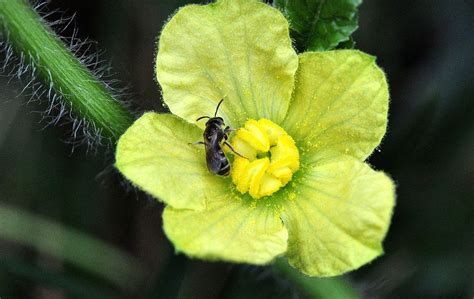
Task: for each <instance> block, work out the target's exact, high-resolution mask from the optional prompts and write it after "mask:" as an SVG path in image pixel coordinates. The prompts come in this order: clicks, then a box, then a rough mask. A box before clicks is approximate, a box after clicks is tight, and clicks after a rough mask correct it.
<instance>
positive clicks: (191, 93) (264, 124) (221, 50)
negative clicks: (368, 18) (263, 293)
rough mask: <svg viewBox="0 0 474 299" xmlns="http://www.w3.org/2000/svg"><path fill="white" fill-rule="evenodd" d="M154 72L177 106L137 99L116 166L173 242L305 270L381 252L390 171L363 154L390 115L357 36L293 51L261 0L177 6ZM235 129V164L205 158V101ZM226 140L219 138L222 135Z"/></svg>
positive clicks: (384, 89) (283, 27)
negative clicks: (159, 205)
mask: <svg viewBox="0 0 474 299" xmlns="http://www.w3.org/2000/svg"><path fill="white" fill-rule="evenodd" d="M156 75H157V79H158V82H159V83H160V85H161V88H162V91H163V98H164V101H165V103H166V104H167V105H168V107H169V109H170V111H171V112H172V114H158V113H154V112H149V113H145V114H144V115H143V116H142V117H140V118H139V119H138V120H137V121H136V122H135V123H134V124H133V125H132V126H131V127H130V128H129V129H128V130H127V131H126V133H125V134H124V135H123V136H122V137H121V138H120V140H119V142H118V146H117V152H116V167H117V168H118V169H119V170H120V172H121V173H122V174H123V175H124V176H125V177H126V178H127V179H129V180H130V181H131V182H132V183H133V184H134V185H136V186H137V187H139V188H141V189H142V190H144V191H146V192H148V193H149V194H151V195H152V196H154V197H155V198H157V199H158V200H160V201H162V202H164V203H165V204H166V207H165V209H164V212H163V222H164V230H165V233H166V235H167V236H168V238H169V239H170V240H171V242H172V243H173V244H174V246H175V248H176V250H177V251H178V252H183V253H185V254H186V255H188V256H190V257H196V258H201V259H206V260H224V261H231V262H238V263H250V264H267V263H269V262H271V261H272V260H274V259H275V257H278V256H281V255H284V256H286V257H287V259H288V261H289V263H290V264H291V265H292V266H293V267H296V268H298V269H299V270H300V271H302V272H304V273H306V274H308V275H311V276H334V275H338V274H341V273H344V272H347V271H350V270H353V269H356V268H358V267H360V266H362V265H364V264H366V263H368V262H370V261H371V260H373V259H374V258H376V257H377V256H379V255H380V254H382V252H383V249H382V245H381V243H382V241H383V239H384V237H385V234H386V232H387V230H388V227H389V223H390V218H391V215H392V210H393V206H394V198H395V194H394V184H393V182H392V180H391V179H390V178H389V177H388V176H387V175H385V174H384V173H383V172H379V171H375V170H373V169H372V168H371V167H370V166H369V165H367V164H366V163H364V161H365V160H366V159H367V157H368V156H369V155H370V154H371V153H372V152H373V150H374V149H375V148H376V147H377V146H378V145H379V143H380V141H381V139H382V137H383V135H384V134H385V130H386V126H387V111H388V98H389V95H388V86H387V82H386V79H385V76H384V73H383V72H382V71H381V69H380V68H379V67H378V66H377V65H376V63H375V58H374V57H372V56H369V55H367V54H364V53H362V52H360V51H355V50H336V51H327V52H307V53H303V54H300V55H297V54H296V52H295V51H294V49H293V47H292V44H291V40H290V37H289V29H288V22H287V20H286V19H285V18H284V16H283V15H282V14H281V13H280V12H279V11H278V10H277V9H274V8H272V7H270V6H268V5H266V4H263V3H261V2H259V1H256V0H219V1H217V2H216V3H213V4H209V5H189V6H185V7H184V8H181V9H180V10H179V11H178V12H177V13H176V14H175V15H174V16H173V17H172V18H171V19H170V20H169V22H168V23H167V24H166V25H165V27H164V29H163V31H162V34H161V37H160V40H159V49H158V54H157V58H156ZM221 99H224V102H223V103H222V105H221V107H220V109H219V111H218V116H220V117H222V118H223V119H224V121H225V123H226V125H229V126H230V127H232V128H234V129H236V130H237V131H236V132H231V133H230V142H231V144H232V145H233V147H234V148H235V150H236V151H237V152H238V153H240V154H242V156H244V157H245V158H242V157H239V156H237V155H235V156H234V155H233V154H232V153H231V152H230V151H228V152H227V157H228V158H229V160H230V161H231V163H232V166H231V175H230V176H218V175H215V174H212V173H210V172H209V171H208V169H207V167H206V159H205V149H204V146H202V145H196V144H190V143H192V142H195V141H200V140H201V141H202V140H203V129H204V125H205V124H204V123H205V122H196V119H197V118H198V117H200V116H203V115H211V116H212V114H213V113H214V111H215V109H216V106H217V103H218V102H219V101H220V100H221ZM223 147H224V148H226V147H225V146H223Z"/></svg>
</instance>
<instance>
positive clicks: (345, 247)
mask: <svg viewBox="0 0 474 299" xmlns="http://www.w3.org/2000/svg"><path fill="white" fill-rule="evenodd" d="M306 163H307V162H306ZM312 163H313V164H311V166H309V168H307V169H305V170H304V171H303V174H302V175H301V176H300V177H299V178H298V179H297V180H296V181H295V185H296V186H297V188H296V189H295V190H297V191H295V192H296V194H294V195H293V199H288V200H286V201H283V202H282V203H283V204H284V210H283V214H282V219H283V221H284V223H285V226H286V227H287V229H288V235H289V237H288V251H287V257H288V261H289V263H290V264H291V265H292V266H293V267H295V268H298V269H300V270H301V271H302V272H304V273H306V274H307V275H311V276H334V275H339V274H342V273H344V272H347V271H350V270H353V269H357V268H359V267H360V266H362V265H364V264H365V263H368V262H370V261H371V260H373V259H374V258H376V257H377V256H379V255H380V254H382V253H383V249H382V244H381V243H382V240H383V239H384V237H385V234H386V232H387V229H388V227H389V224H390V218H391V215H392V210H393V206H394V201H395V191H394V185H393V182H392V180H391V179H390V178H389V177H387V176H386V175H385V174H384V173H382V172H376V171H374V170H372V169H371V168H370V167H369V166H368V165H367V164H364V163H363V162H360V161H358V160H356V159H354V158H353V157H349V156H343V157H341V156H339V158H335V159H334V158H329V159H320V160H316V161H313V162H312ZM289 198H292V197H291V196H290V197H289Z"/></svg>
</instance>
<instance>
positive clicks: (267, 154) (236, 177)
mask: <svg viewBox="0 0 474 299" xmlns="http://www.w3.org/2000/svg"><path fill="white" fill-rule="evenodd" d="M231 145H232V147H233V148H234V150H235V151H236V152H237V153H239V154H240V155H242V156H243V157H240V156H238V155H235V156H234V162H233V167H232V172H231V176H232V181H233V182H234V184H235V185H236V187H237V190H239V191H240V192H241V193H242V194H243V193H247V192H248V193H249V194H250V196H252V197H253V198H255V199H258V198H262V197H264V196H269V195H272V194H273V193H275V192H276V191H278V190H280V188H282V187H283V186H285V185H286V184H287V183H288V182H289V181H290V180H291V178H292V176H293V174H294V173H295V172H296V171H297V170H298V169H299V167H300V156H299V152H298V148H297V147H296V145H295V142H294V140H293V138H291V136H290V135H288V134H287V133H286V131H285V130H284V129H283V128H281V127H280V126H278V125H277V124H275V123H273V122H272V121H270V120H268V119H264V118H262V119H260V120H258V121H257V120H254V119H249V120H247V121H246V122H245V124H244V126H243V127H242V128H240V129H238V130H237V132H236V134H235V136H234V138H233V139H232V141H231Z"/></svg>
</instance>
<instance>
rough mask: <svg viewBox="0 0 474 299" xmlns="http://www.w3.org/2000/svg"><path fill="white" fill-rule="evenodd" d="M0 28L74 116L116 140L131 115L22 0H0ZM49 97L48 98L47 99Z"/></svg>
mask: <svg viewBox="0 0 474 299" xmlns="http://www.w3.org/2000/svg"><path fill="white" fill-rule="evenodd" d="M0 29H1V32H2V33H3V34H4V37H7V39H8V42H9V43H10V45H11V47H12V48H13V51H14V52H15V53H16V55H18V56H19V55H21V57H22V58H23V57H24V59H25V63H28V66H30V67H31V69H34V70H35V73H36V74H37V75H38V76H39V79H40V80H41V81H42V82H43V84H44V85H45V86H46V88H49V89H50V90H49V94H51V93H52V92H54V93H55V94H56V95H57V96H58V98H59V99H60V101H62V104H65V107H67V108H68V109H69V110H71V111H72V113H73V115H74V117H75V118H80V119H81V120H85V121H86V123H87V124H88V125H90V126H91V127H92V128H94V129H96V131H98V132H101V134H102V136H103V137H106V138H108V139H111V140H112V141H115V140H117V139H118V137H119V136H120V135H121V134H122V133H123V132H125V130H126V129H127V128H128V127H129V126H130V125H131V123H132V121H133V117H132V115H131V114H130V112H129V111H127V109H126V108H125V107H124V106H123V105H122V104H121V103H120V102H119V101H117V100H116V99H115V98H114V97H113V96H112V94H111V92H110V90H109V89H108V88H107V87H106V86H105V85H104V84H103V83H102V82H101V81H99V80H98V79H97V78H96V77H95V76H94V75H93V74H92V73H91V71H89V70H88V69H87V67H86V66H85V65H83V64H82V63H81V62H80V61H79V60H78V59H77V58H76V57H75V56H74V55H73V54H72V53H71V51H70V50H69V49H68V48H67V47H66V45H65V44H64V43H63V42H62V41H61V40H60V39H59V38H58V36H57V35H56V34H55V33H54V32H53V31H52V30H51V28H49V27H48V26H47V25H46V23H45V21H44V20H42V19H41V17H40V16H39V15H38V14H37V13H36V11H35V10H34V9H33V8H32V7H31V6H30V5H29V4H28V3H27V1H25V0H0ZM50 100H51V99H50Z"/></svg>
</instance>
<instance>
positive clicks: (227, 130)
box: [224, 126, 237, 134]
mask: <svg viewBox="0 0 474 299" xmlns="http://www.w3.org/2000/svg"><path fill="white" fill-rule="evenodd" d="M233 131H237V130H236V129H233V128H231V127H229V126H227V127H225V129H224V133H225V134H227V133H229V132H233Z"/></svg>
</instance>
